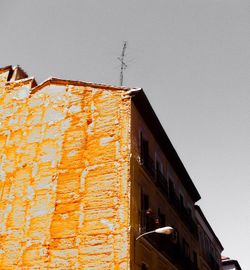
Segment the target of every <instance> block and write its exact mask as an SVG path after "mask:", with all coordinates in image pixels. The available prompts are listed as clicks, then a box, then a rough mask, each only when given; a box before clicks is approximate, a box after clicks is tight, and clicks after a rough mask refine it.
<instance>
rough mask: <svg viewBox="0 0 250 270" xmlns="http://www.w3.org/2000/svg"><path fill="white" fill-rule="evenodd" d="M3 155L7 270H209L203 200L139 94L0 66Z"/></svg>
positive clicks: (1, 238)
mask: <svg viewBox="0 0 250 270" xmlns="http://www.w3.org/2000/svg"><path fill="white" fill-rule="evenodd" d="M0 148H1V155H0V162H1V163H0V180H1V181H0V269H4V270H6V269H88V270H90V269H119V270H125V269H132V270H139V269H149V270H153V269H161V270H170V269H171V270H176V269H185V270H189V269H190V270H191V269H192V270H196V269H200V270H202V269H204V268H202V258H203V257H202V256H201V254H200V253H201V249H200V238H199V228H200V227H199V226H200V225H202V226H203V224H201V221H199V222H200V223H199V222H198V221H197V214H196V213H197V208H196V207H195V203H196V202H197V201H198V200H199V199H200V195H199V193H198V191H197V189H196V187H195V185H194V184H193V182H192V180H191V178H190V176H189V175H188V173H187V171H186V169H185V167H184V166H183V164H182V162H181V160H180V158H179V157H178V155H177V153H176V151H175V149H174V148H173V146H172V144H171V142H170V140H169V139H168V137H167V135H166V133H165V131H164V130H163V128H162V126H161V124H160V122H159V120H158V118H157V116H156V115H155V113H154V111H153V109H152V107H151V105H150V103H149V101H148V99H147V97H146V95H145V94H144V92H143V90H142V89H134V88H126V87H115V86H108V85H101V84H95V83H87V82H79V81H69V80H62V79H57V78H49V79H48V80H46V81H45V82H43V83H41V84H39V85H37V83H36V82H35V80H34V78H29V77H28V76H27V74H26V73H25V72H24V71H23V70H22V69H21V68H20V67H16V68H12V67H11V66H8V67H5V68H2V69H0ZM202 219H204V217H203V216H201V220H202ZM165 225H169V226H172V227H173V228H174V229H175V232H174V233H173V234H172V235H169V236H166V235H158V234H157V235H156V234H150V235H148V236H145V237H143V238H141V239H140V240H138V241H137V240H136V237H137V236H138V235H140V234H141V233H143V232H146V231H149V230H154V229H155V228H160V227H162V226H165ZM205 226H207V224H206V222H205ZM210 229H211V228H209V227H208V230H210ZM213 236H214V235H213ZM215 240H216V239H215ZM215 243H216V244H219V242H218V241H215ZM216 251H218V252H220V245H219V249H218V250H216ZM218 267H219V268H216V270H217V269H221V266H220V265H219V266H218ZM208 269H209V270H210V269H211V270H212V269H213V270H214V269H215V268H211V267H210V268H209V267H208Z"/></svg>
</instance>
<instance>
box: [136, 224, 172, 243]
mask: <svg viewBox="0 0 250 270" xmlns="http://www.w3.org/2000/svg"><path fill="white" fill-rule="evenodd" d="M173 232H174V228H172V227H170V226H166V227H162V228H158V229H156V230H153V231H149V232H145V233H143V234H141V235H139V236H138V237H137V238H136V239H135V240H138V239H140V238H141V237H143V236H144V235H147V234H151V233H160V234H166V235H169V234H172V233H173Z"/></svg>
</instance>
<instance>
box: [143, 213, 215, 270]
mask: <svg viewBox="0 0 250 270" xmlns="http://www.w3.org/2000/svg"><path fill="white" fill-rule="evenodd" d="M164 225H165V224H164ZM164 225H162V226H164ZM158 227H159V225H158V226H157V223H156V218H155V216H154V214H153V213H152V212H150V211H146V210H144V211H142V212H141V233H144V232H148V231H153V230H155V229H156V228H158ZM144 238H145V239H146V240H147V241H148V242H149V243H150V244H152V246H154V248H155V249H157V250H158V251H159V252H160V253H162V255H163V256H165V257H166V258H167V259H169V260H170V261H171V262H172V263H173V264H175V265H176V266H178V269H181V270H199V269H198V266H197V263H195V262H193V261H192V260H191V259H190V258H189V257H187V256H186V255H185V253H184V250H183V249H182V248H181V246H180V244H179V241H178V236H177V235H163V234H149V235H145V236H144ZM214 269H216V268H214ZM216 270H219V269H216Z"/></svg>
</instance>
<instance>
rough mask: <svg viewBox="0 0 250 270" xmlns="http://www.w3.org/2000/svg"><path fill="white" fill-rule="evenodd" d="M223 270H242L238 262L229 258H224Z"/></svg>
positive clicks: (222, 259)
mask: <svg viewBox="0 0 250 270" xmlns="http://www.w3.org/2000/svg"><path fill="white" fill-rule="evenodd" d="M221 261H222V266H223V270H241V267H240V264H239V262H238V261H237V260H231V259H230V258H228V257H222V258H221Z"/></svg>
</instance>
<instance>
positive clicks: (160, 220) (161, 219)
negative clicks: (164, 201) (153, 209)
mask: <svg viewBox="0 0 250 270" xmlns="http://www.w3.org/2000/svg"><path fill="white" fill-rule="evenodd" d="M155 223H156V226H157V227H164V226H166V217H165V215H164V214H163V213H162V212H161V209H160V208H158V215H157V218H156V220H155Z"/></svg>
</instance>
